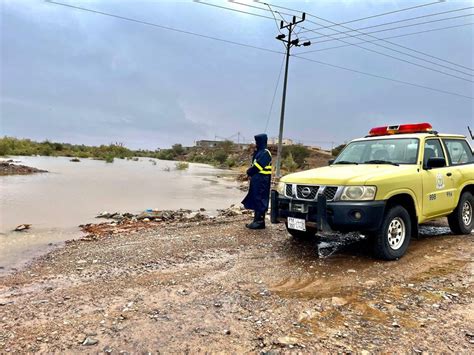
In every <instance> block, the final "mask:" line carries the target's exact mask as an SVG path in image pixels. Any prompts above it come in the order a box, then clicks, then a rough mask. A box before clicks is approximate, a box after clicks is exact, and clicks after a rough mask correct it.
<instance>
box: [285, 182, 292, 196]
mask: <svg viewBox="0 0 474 355" xmlns="http://www.w3.org/2000/svg"><path fill="white" fill-rule="evenodd" d="M286 196H288V197H292V196H293V185H292V184H286Z"/></svg>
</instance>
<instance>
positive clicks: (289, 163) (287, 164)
mask: <svg viewBox="0 0 474 355" xmlns="http://www.w3.org/2000/svg"><path fill="white" fill-rule="evenodd" d="M282 165H283V167H284V168H285V169H286V170H287V171H288V172H290V173H293V172H295V171H296V169H298V164H297V163H296V162H295V160H294V159H293V154H291V153H289V154H288V156H287V157H286V158H285V159H283V161H282Z"/></svg>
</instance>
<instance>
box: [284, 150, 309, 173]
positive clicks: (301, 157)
mask: <svg viewBox="0 0 474 355" xmlns="http://www.w3.org/2000/svg"><path fill="white" fill-rule="evenodd" d="M290 154H291V156H292V159H293V161H294V162H296V164H297V165H298V167H300V168H302V167H304V164H305V160H306V158H308V157H309V155H310V152H309V149H308V148H306V147H305V146H303V145H300V144H298V145H286V146H284V147H283V151H282V155H283V158H284V159H285V158H287V157H288V156H289V155H290Z"/></svg>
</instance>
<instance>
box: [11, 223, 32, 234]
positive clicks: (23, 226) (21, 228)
mask: <svg viewBox="0 0 474 355" xmlns="http://www.w3.org/2000/svg"><path fill="white" fill-rule="evenodd" d="M30 228H31V224H20V225H19V226H17V227H16V228H15V229H14V231H15V232H22V231H25V230H27V229H30Z"/></svg>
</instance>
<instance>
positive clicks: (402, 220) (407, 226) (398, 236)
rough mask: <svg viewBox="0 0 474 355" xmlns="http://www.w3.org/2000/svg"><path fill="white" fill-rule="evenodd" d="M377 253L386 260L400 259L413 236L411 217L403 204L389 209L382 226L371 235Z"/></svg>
mask: <svg viewBox="0 0 474 355" xmlns="http://www.w3.org/2000/svg"><path fill="white" fill-rule="evenodd" d="M371 237H372V238H371V239H372V243H373V248H374V253H375V255H376V256H377V257H378V258H380V259H384V260H397V259H400V258H401V257H402V256H403V255H404V254H405V252H406V250H407V248H408V244H410V238H411V219H410V215H409V214H408V212H407V210H406V209H405V208H403V207H402V206H393V207H390V208H389V209H387V211H386V212H385V216H384V219H383V222H382V225H381V226H380V228H379V229H378V230H377V231H376V232H375V233H374V234H373V235H372V236H371Z"/></svg>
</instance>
